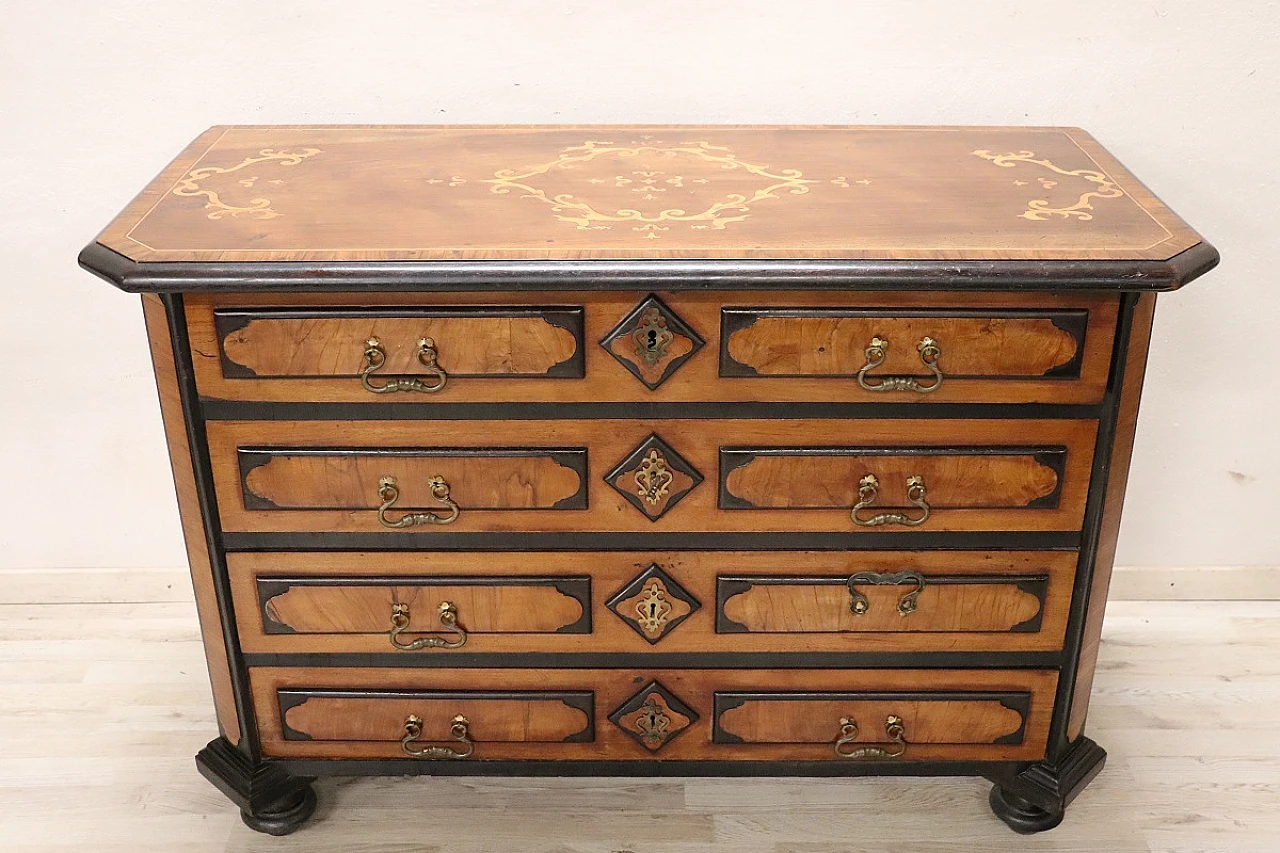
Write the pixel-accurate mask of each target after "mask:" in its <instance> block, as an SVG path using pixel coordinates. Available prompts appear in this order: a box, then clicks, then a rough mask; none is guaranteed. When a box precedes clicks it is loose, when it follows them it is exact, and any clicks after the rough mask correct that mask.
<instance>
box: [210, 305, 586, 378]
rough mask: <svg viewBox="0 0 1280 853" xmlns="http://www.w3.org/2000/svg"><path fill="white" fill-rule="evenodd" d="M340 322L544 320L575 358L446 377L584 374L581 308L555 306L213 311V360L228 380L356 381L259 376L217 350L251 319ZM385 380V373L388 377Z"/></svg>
mask: <svg viewBox="0 0 1280 853" xmlns="http://www.w3.org/2000/svg"><path fill="white" fill-rule="evenodd" d="M342 317H354V318H369V319H377V318H382V317H386V318H388V319H413V318H418V317H420V318H423V319H449V318H455V317H536V318H537V319H540V320H545V321H547V323H549V324H550V325H552V326H556V327H559V328H561V329H565V330H566V331H568V332H569V333H570V334H572V335H573V339H574V353H573V355H572V356H571V357H569V358H567V359H565V360H564V361H562V362H560V363H559V364H556V365H553V366H552V367H551V368H550V369H549V370H547V372H546V373H539V374H533V373H450V376H451V377H457V378H459V379H541V378H546V379H582V378H583V377H585V376H586V375H587V374H586V351H585V348H584V346H583V340H584V332H583V327H584V322H583V318H584V310H583V309H582V308H580V307H575V306H567V305H555V306H539V305H529V306H498V305H495V306H484V305H476V306H470V305H467V306H453V307H449V308H430V307H426V306H421V307H405V306H388V307H386V308H377V307H373V308H369V307H363V306H361V307H356V306H352V307H349V308H348V307H343V306H334V307H332V308H271V307H262V308H215V309H213V324H214V329H215V331H216V332H217V335H218V358H219V360H220V362H221V364H222V375H223V376H225V377H226V378H228V379H282V380H287V379H329V378H332V379H343V378H347V379H355V378H358V377H359V375H360V374H359V373H350V374H334V375H333V376H332V377H329V376H311V375H297V376H259V375H258V374H257V373H255V372H254V371H253V370H252V369H251V368H248V367H246V366H244V365H243V364H240V363H238V362H235V361H232V360H231V359H230V358H229V357H228V356H227V353H226V350H225V349H224V348H223V346H222V342H223V341H224V340H226V337H227V335H230V334H232V333H233V332H237V331H239V330H240V329H243V328H244V327H245V326H247V325H249V323H251V322H252V321H254V320H258V319H262V320H272V319H280V320H329V319H338V318H342ZM389 375H390V374H389Z"/></svg>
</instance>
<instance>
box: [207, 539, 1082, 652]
mask: <svg viewBox="0 0 1280 853" xmlns="http://www.w3.org/2000/svg"><path fill="white" fill-rule="evenodd" d="M227 564H228V568H229V570H230V573H231V583H232V594H233V597H234V601H235V612H236V617H237V620H238V623H239V633H240V642H241V646H242V647H243V648H244V650H245V651H247V652H266V653H319V652H335V653H343V652H346V653H387V654H392V655H406V656H407V655H412V656H415V657H417V658H420V659H421V658H426V659H427V661H426V662H428V663H431V664H433V665H434V664H436V663H439V664H440V665H447V664H446V663H444V662H445V661H447V660H448V659H449V657H451V656H456V655H457V654H464V655H465V654H468V653H486V652H487V653H525V652H543V653H566V652H570V653H606V654H607V653H627V652H630V653H633V654H634V653H640V654H644V653H648V652H649V651H657V652H676V653H688V652H693V653H715V652H723V653H738V652H796V653H809V652H868V651H874V652H919V651H1009V652H1017V651H1053V650H1057V649H1060V648H1061V647H1062V639H1063V635H1064V631H1065V629H1066V620H1067V613H1068V610H1069V604H1070V596H1071V588H1072V582H1073V579H1074V577H1075V565H1076V553H1075V552H1073V551H923V552H910V551H897V552H895V551H868V552H849V551H799V552H798V551H776V552H772V551H770V552H758V551H757V552H749V551H748V552H715V551H711V552H701V551H686V552H670V551H666V552H664V551H653V552H636V551H632V552H626V551H598V552H593V551H587V552H550V553H547V552H539V553H533V552H494V553H474V552H459V553H432V552H374V553H341V552H340V553H289V552H285V553H275V552H261V553H259V552H233V553H230V554H228V555H227ZM393 641H394V642H393Z"/></svg>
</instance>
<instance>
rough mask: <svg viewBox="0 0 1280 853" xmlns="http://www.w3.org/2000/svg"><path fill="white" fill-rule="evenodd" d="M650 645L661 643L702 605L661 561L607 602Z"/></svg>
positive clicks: (652, 564)
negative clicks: (660, 564) (665, 569)
mask: <svg viewBox="0 0 1280 853" xmlns="http://www.w3.org/2000/svg"><path fill="white" fill-rule="evenodd" d="M605 606H606V607H608V608H609V609H610V610H612V611H613V612H614V613H615V614H616V615H617V616H618V618H619V619H621V620H622V621H623V622H626V623H627V625H628V626H630V627H631V629H632V630H634V631H635V632H636V633H637V634H639V635H640V636H642V637H644V638H645V639H646V640H647V641H648V642H649V643H650V644H654V643H657V642H658V641H659V640H661V639H662V638H663V637H665V636H666V635H667V634H668V633H670V632H671V631H673V630H674V629H675V627H676V626H677V625H679V624H680V623H681V622H683V621H684V620H685V619H687V618H689V616H690V614H692V613H693V612H694V611H695V610H697V609H698V608H699V607H701V606H702V604H701V603H700V602H699V601H698V600H697V599H696V598H694V597H693V596H692V595H691V594H690V593H689V592H688V590H686V589H685V588H684V587H682V586H681V585H680V584H678V583H677V582H676V580H675V578H673V577H671V575H669V574H667V572H665V571H664V570H663V568H662V567H661V566H659V565H658V564H657V563H650V564H649V567H648V568H647V569H645V570H644V571H643V572H642V573H641V574H640V575H638V576H637V577H636V578H634V579H633V580H632V581H631V582H630V583H629V584H627V585H626V586H625V587H624V588H623V589H622V590H621V591H620V592H619V593H618V594H617V595H615V596H614V597H613V598H611V599H609V601H608V603H607V604H606V605H605Z"/></svg>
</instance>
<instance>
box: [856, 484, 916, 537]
mask: <svg viewBox="0 0 1280 853" xmlns="http://www.w3.org/2000/svg"><path fill="white" fill-rule="evenodd" d="M879 496H880V481H879V480H878V479H876V475H875V474H868V475H867V476H865V477H863V478H862V479H861V480H859V481H858V502H857V503H856V504H854V505H853V510H852V511H850V513H849V517H850V518H852V519H853V523H854V524H856V525H858V526H859V527H881V526H882V525H885V524H901V525H904V526H906V527H918V526H920V525H921V524H924V523H925V522H926V521H928V520H929V513H930V512H932V510H931V509H930V507H929V504H928V502H927V501H926V500H925V496H926V492H925V485H924V477H908V478H907V500H909V501H911V503H912V505H913V506H917V507H919V508H920V509H922V510H924V512H923V513H921V515H920V517H919V518H912V517H911V516H909V515H907V514H906V513H904V512H882V513H878V514H876V515H873V516H871V517H870V518H859V517H858V513H859V512H861V511H862V510H864V509H867V508H868V507H870V506H872V505H873V504H874V503H875V502H876V500H877V499H878V498H879Z"/></svg>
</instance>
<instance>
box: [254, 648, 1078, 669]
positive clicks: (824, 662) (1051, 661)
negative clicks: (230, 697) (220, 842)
mask: <svg viewBox="0 0 1280 853" xmlns="http://www.w3.org/2000/svg"><path fill="white" fill-rule="evenodd" d="M245 661H246V662H247V663H248V665H249V666H285V667H357V668H385V669H400V668H406V669H414V668H422V669H452V668H483V669H618V668H631V669H642V670H654V671H657V670H660V669H1054V668H1056V667H1058V666H1059V665H1060V664H1061V663H1062V654H1061V653H1060V652H521V653H519V654H511V653H509V652H458V651H452V652H449V654H448V655H404V654H398V653H396V652H395V651H394V650H391V649H390V648H388V651H387V652H293V653H263V652H256V653H255V652H250V653H248V654H246V655H245Z"/></svg>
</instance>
